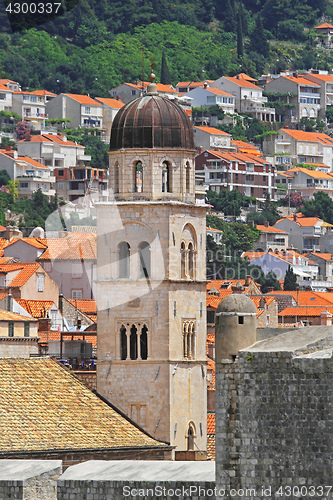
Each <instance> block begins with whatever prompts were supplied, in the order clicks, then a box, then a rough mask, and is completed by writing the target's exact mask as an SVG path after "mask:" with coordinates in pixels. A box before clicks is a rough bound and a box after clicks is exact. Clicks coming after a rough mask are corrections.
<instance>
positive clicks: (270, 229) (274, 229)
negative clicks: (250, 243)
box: [257, 224, 288, 234]
mask: <svg viewBox="0 0 333 500" xmlns="http://www.w3.org/2000/svg"><path fill="white" fill-rule="evenodd" d="M257 229H260V231H262V232H263V233H283V234H288V233H287V231H282V229H278V228H277V227H272V226H268V227H266V226H263V225H261V224H257Z"/></svg>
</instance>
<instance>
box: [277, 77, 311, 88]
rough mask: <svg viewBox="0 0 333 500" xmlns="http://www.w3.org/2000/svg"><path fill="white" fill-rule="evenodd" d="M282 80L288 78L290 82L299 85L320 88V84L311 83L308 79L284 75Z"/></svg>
mask: <svg viewBox="0 0 333 500" xmlns="http://www.w3.org/2000/svg"><path fill="white" fill-rule="evenodd" d="M280 78H286V79H287V80H290V81H291V82H294V83H298V84H299V85H310V86H311V87H319V84H318V83H314V82H310V80H307V79H306V78H303V77H302V76H286V75H282V76H280Z"/></svg>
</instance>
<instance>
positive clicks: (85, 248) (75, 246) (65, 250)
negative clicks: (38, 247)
mask: <svg viewBox="0 0 333 500" xmlns="http://www.w3.org/2000/svg"><path fill="white" fill-rule="evenodd" d="M96 252H97V251H96V235H94V237H92V236H91V235H90V237H87V238H81V237H72V236H70V237H66V238H49V240H48V248H47V250H45V252H44V253H43V254H42V255H41V256H40V257H39V259H38V260H39V261H43V260H51V259H52V260H82V259H85V260H91V259H92V260H95V259H96V255H97V253H96Z"/></svg>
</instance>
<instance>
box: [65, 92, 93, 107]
mask: <svg viewBox="0 0 333 500" xmlns="http://www.w3.org/2000/svg"><path fill="white" fill-rule="evenodd" d="M63 95H66V96H68V97H71V98H72V99H74V101H77V102H79V103H80V104H88V105H89V106H99V105H100V103H99V102H97V101H95V100H94V99H92V98H91V97H89V96H88V95H81V94H63Z"/></svg>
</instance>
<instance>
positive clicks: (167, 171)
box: [162, 161, 172, 193]
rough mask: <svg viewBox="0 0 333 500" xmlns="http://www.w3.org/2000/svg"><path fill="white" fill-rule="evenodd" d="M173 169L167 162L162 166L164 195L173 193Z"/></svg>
mask: <svg viewBox="0 0 333 500" xmlns="http://www.w3.org/2000/svg"><path fill="white" fill-rule="evenodd" d="M171 192H172V187H171V167H170V165H169V163H168V162H167V161H164V162H163V165H162V193H171Z"/></svg>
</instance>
